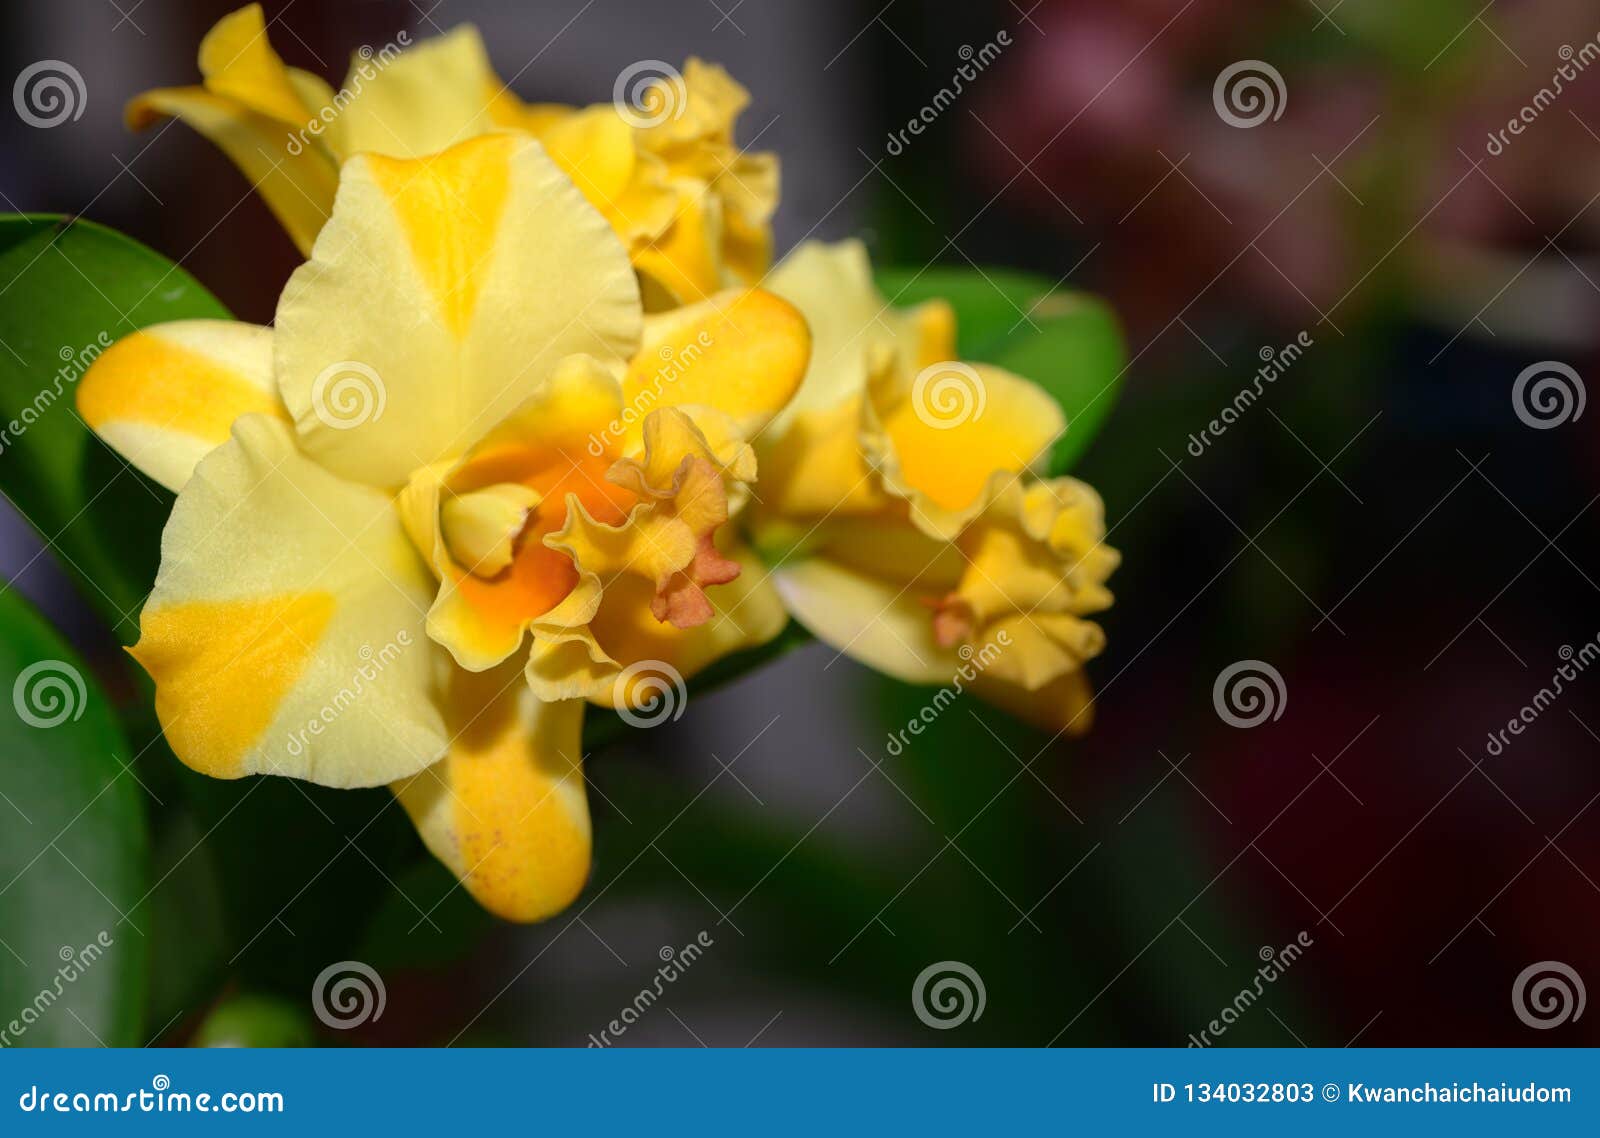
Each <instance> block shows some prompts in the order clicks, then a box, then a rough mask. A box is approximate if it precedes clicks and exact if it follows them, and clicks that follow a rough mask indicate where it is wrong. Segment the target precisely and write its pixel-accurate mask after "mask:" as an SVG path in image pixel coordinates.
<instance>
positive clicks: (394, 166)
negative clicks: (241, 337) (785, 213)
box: [276, 134, 641, 488]
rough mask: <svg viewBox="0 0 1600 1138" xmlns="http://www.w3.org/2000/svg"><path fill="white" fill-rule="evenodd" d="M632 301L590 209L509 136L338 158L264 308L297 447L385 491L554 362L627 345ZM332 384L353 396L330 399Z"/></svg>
mask: <svg viewBox="0 0 1600 1138" xmlns="http://www.w3.org/2000/svg"><path fill="white" fill-rule="evenodd" d="M640 315H641V313H640V309H639V300H638V290H637V285H636V282H635V280H634V277H633V273H632V271H631V270H630V268H629V265H628V260H627V256H626V253H625V251H624V249H623V247H622V245H621V243H620V242H619V241H618V240H617V238H616V236H615V234H613V233H612V232H611V230H610V228H609V227H608V226H607V225H606V224H605V222H604V220H603V219H602V218H601V217H600V215H599V214H598V213H596V212H595V211H594V209H593V207H591V206H590V205H589V204H588V203H587V202H585V201H584V200H583V197H582V195H581V194H579V193H578V191H577V190H576V189H575V188H574V187H573V185H572V183H571V182H570V181H569V180H568V179H567V178H566V177H565V176H564V175H563V174H562V173H561V172H560V170H558V169H557V168H556V166H555V165H554V164H553V163H552V162H551V161H550V160H549V158H547V157H546V156H545V155H544V153H543V151H542V150H541V149H540V148H539V145H538V144H537V143H536V142H534V141H532V140H531V139H528V138H526V137H522V136H516V135H510V134H496V135H487V136H484V137H482V138H478V139H475V140H473V141H471V142H466V143H462V144H461V145H459V146H456V147H453V148H452V149H450V150H448V151H445V152H444V153H442V154H437V155H433V156H432V157H429V158H425V159H418V160H415V161H411V160H402V159H394V158H380V157H377V156H373V155H363V156H360V157H357V158H354V159H352V160H351V161H350V162H349V163H347V164H346V166H345V168H344V174H343V177H342V180H341V182H340V188H339V198H338V202H337V203H336V205H335V208H334V216H333V219H332V220H331V221H330V222H329V224H328V226H327V228H326V229H325V230H324V232H323V235H322V237H321V238H320V239H319V241H318V242H317V247H316V250H315V252H314V254H313V257H312V259H311V261H310V262H308V263H307V264H305V265H302V266H301V267H300V268H299V269H298V270H296V271H295V274H294V276H293V277H291V278H290V280H289V284H288V287H287V288H286V289H285V290H284V294H283V297H282V299H281V300H280V301H279V304H278V315H277V343H276V353H277V354H276V369H277V373H278V379H279V385H280V388H281V392H282V395H283V399H284V402H285V404H286V405H287V406H288V408H289V410H290V412H291V413H292V414H293V416H294V419H295V424H296V427H297V430H298V431H299V434H300V439H301V445H302V446H303V447H304V448H305V450H306V451H307V453H308V454H310V455H311V456H312V457H313V458H315V459H317V460H318V461H319V462H322V463H323V464H324V465H326V466H328V467H329V469H331V470H333V471H335V472H336V473H339V474H342V475H344V476H346V477H349V478H353V479H357V480H360V481H364V482H368V483H370V484H373V485H377V486H385V487H390V488H397V487H399V486H400V485H402V484H404V482H405V481H406V479H407V477H408V476H409V475H410V473H411V472H412V471H413V470H415V469H417V468H419V467H422V466H425V465H427V464H429V463H432V462H435V461H438V460H440V459H443V458H447V457H450V456H453V455H459V454H461V453H462V452H463V451H464V450H465V449H466V447H467V446H468V445H469V444H471V443H472V442H473V441H474V439H476V438H477V437H478V436H480V435H482V434H483V433H484V432H485V431H486V430H488V429H489V428H490V427H492V426H493V425H494V424H496V423H497V422H499V421H500V420H502V419H503V418H505V416H506V415H507V414H509V413H510V412H511V411H512V410H513V409H514V408H515V407H517V405H518V404H520V403H521V402H522V401H523V400H524V399H526V398H527V397H528V395H529V394H531V393H532V392H533V391H535V390H537V389H538V387H539V386H540V384H541V383H543V382H544V381H545V380H546V379H547V378H548V376H549V375H550V373H551V371H552V370H553V369H554V367H555V365H556V363H557V362H558V361H559V360H561V359H562V358H563V357H565V356H568V355H571V354H574V353H588V354H590V355H593V356H595V357H596V358H598V359H599V360H601V361H602V362H603V363H605V362H610V361H615V362H616V364H617V366H618V367H619V368H620V366H621V361H623V360H626V359H627V358H629V357H631V356H632V355H633V352H634V349H635V348H636V346H637V343H638V337H639V321H640ZM345 381H348V382H349V383H350V384H352V385H353V390H354V392H355V393H356V394H357V395H360V396H363V398H360V399H355V400H352V401H350V402H348V403H347V404H346V405H344V406H340V405H337V404H334V403H333V401H332V397H333V396H334V395H336V394H337V393H338V392H339V390H340V387H339V384H340V383H341V382H345Z"/></svg>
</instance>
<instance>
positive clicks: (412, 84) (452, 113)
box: [328, 24, 499, 158]
mask: <svg viewBox="0 0 1600 1138" xmlns="http://www.w3.org/2000/svg"><path fill="white" fill-rule="evenodd" d="M498 87H499V81H498V80H497V79H496V78H495V76H494V70H493V68H491V67H490V65H489V56H488V53H487V52H485V51H484V48H483V40H482V38H481V37H480V36H479V35H478V29H477V28H475V27H473V26H472V25H471V24H462V25H461V26H460V27H457V28H452V29H451V30H450V31H448V32H446V33H445V34H444V35H442V36H436V37H434V38H432V39H425V40H423V41H422V42H421V43H418V44H416V45H414V46H412V47H409V48H406V49H405V50H404V51H402V52H400V53H399V55H397V56H395V57H394V58H393V59H391V60H388V61H387V62H385V61H382V60H376V59H363V58H362V57H361V56H359V55H357V56H356V57H355V58H354V59H352V60H351V62H350V74H349V76H348V77H347V78H346V80H345V86H344V89H345V91H346V92H347V93H348V95H349V98H348V101H347V102H346V104H345V106H344V108H343V110H342V111H341V112H340V114H339V115H338V117H337V118H335V119H334V121H333V122H332V124H330V127H329V131H328V139H329V142H330V144H331V145H332V146H333V148H334V150H335V152H336V153H338V154H339V155H340V156H341V157H349V156H351V155H354V154H359V153H364V152H365V153H372V154H385V155H389V156H391V157H395V158H420V157H423V156H424V155H428V154H433V153H436V152H438V151H440V150H447V149H449V148H450V147H452V146H454V145H456V144H457V143H460V142H465V141H466V140H467V139H470V138H475V137H477V136H478V135H480V134H483V133H485V132H486V131H489V130H492V129H494V123H493V121H492V119H491V118H490V115H489V101H490V97H491V95H492V93H493V92H494V91H495V90H496V89H498Z"/></svg>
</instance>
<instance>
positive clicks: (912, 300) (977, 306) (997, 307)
mask: <svg viewBox="0 0 1600 1138" xmlns="http://www.w3.org/2000/svg"><path fill="white" fill-rule="evenodd" d="M876 275H877V281H878V291H880V292H881V293H883V295H884V296H886V297H888V298H889V301H890V303H892V304H894V305H895V306H896V307H897V308H909V307H911V306H912V305H917V304H922V303H923V302H925V301H929V300H945V301H948V302H949V303H950V306H951V307H952V308H954V309H955V310H956V348H957V349H958V350H959V351H960V352H961V356H962V358H963V359H984V360H986V359H987V357H986V356H984V355H983V354H982V353H983V352H985V351H989V350H992V349H993V348H995V347H996V346H997V345H999V344H1002V343H1004V342H1005V341H1007V340H1009V339H1010V338H1011V337H1012V336H1014V335H1016V334H1017V333H1019V332H1028V331H1030V329H1029V327H1028V321H1030V320H1032V321H1033V322H1034V323H1035V324H1037V323H1038V322H1039V317H1038V315H1037V312H1036V309H1037V307H1038V306H1039V305H1040V304H1041V303H1042V302H1043V301H1044V299H1045V298H1046V297H1048V296H1049V295H1050V293H1051V292H1052V290H1053V285H1052V283H1051V282H1050V281H1049V280H1046V279H1045V278H1044V277H1041V276H1038V275H1037V274H1034V273H1019V272H1014V271H1012V270H1010V269H984V270H983V271H982V272H979V271H978V270H977V269H946V268H937V267H936V268H928V269H922V270H920V271H919V270H917V269H879V270H878V272H877V274H876Z"/></svg>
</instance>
